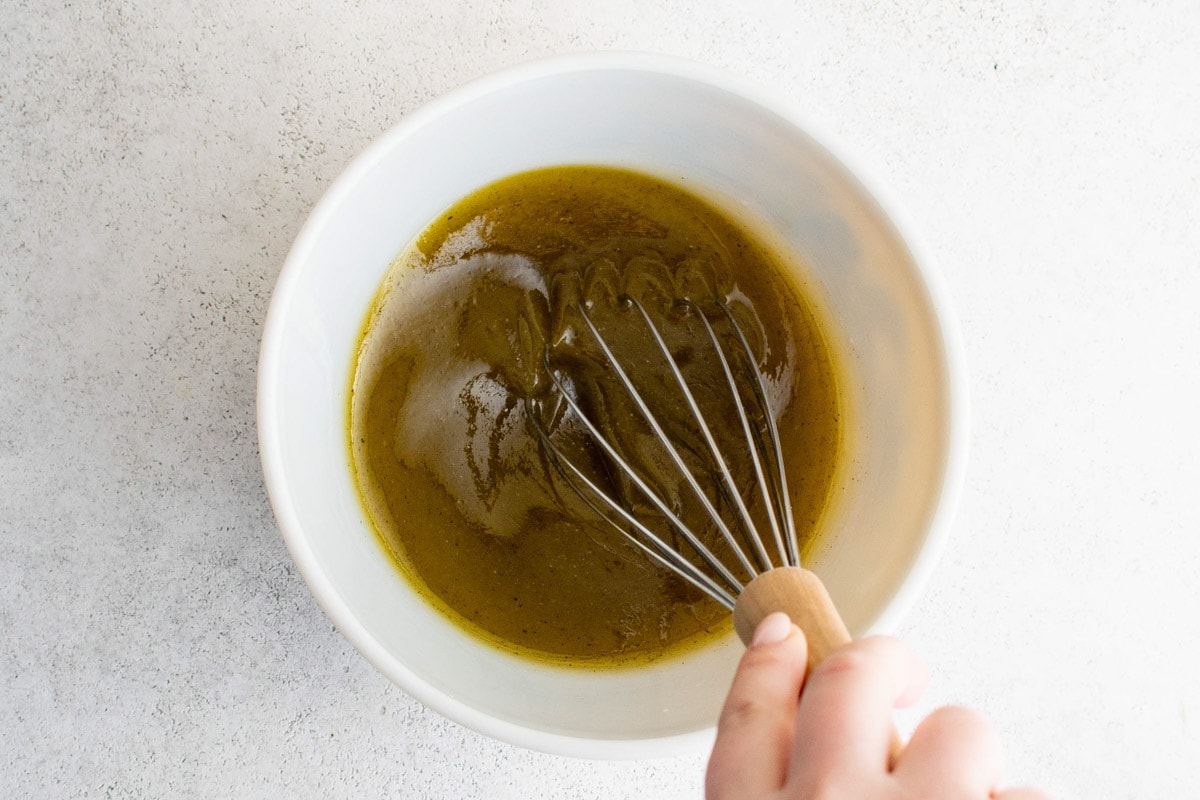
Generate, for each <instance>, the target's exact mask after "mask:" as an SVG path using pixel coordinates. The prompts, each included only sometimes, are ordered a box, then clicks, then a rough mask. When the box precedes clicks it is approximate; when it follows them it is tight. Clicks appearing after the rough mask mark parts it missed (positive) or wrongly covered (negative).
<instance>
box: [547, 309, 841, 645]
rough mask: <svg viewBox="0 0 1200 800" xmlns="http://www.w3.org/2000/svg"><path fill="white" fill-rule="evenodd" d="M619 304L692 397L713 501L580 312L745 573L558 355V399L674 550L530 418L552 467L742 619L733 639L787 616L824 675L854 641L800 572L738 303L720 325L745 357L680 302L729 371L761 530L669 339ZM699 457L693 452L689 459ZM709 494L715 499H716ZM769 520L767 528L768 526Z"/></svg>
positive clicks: (773, 434)
mask: <svg viewBox="0 0 1200 800" xmlns="http://www.w3.org/2000/svg"><path fill="white" fill-rule="evenodd" d="M618 302H619V303H620V304H621V305H622V306H624V307H625V309H626V310H627V311H636V312H637V315H638V316H639V317H640V319H641V322H642V323H643V324H644V326H645V333H646V335H647V336H648V337H649V339H650V340H651V341H652V342H653V343H654V345H655V348H651V349H652V350H654V349H657V351H658V352H659V353H661V355H662V359H663V363H664V364H665V365H666V368H667V371H668V372H669V374H670V376H671V378H673V382H674V384H675V385H676V386H677V387H678V391H679V394H680V395H681V396H682V399H683V408H684V409H685V411H686V413H688V414H690V415H691V422H692V423H694V426H695V430H697V431H698V432H699V435H700V436H699V438H700V439H701V440H702V441H703V445H704V447H705V448H706V452H705V453H704V456H705V458H706V459H707V460H708V463H709V464H711V465H712V466H713V467H714V469H713V473H714V475H715V477H716V480H715V485H716V488H715V491H714V490H712V489H710V490H708V491H706V490H705V488H704V487H703V486H702V485H701V481H700V480H699V479H698V478H697V476H696V475H695V474H694V469H693V467H691V466H689V463H688V461H687V460H686V459H685V457H684V455H683V454H682V453H681V445H680V443H679V442H678V441H676V440H675V439H674V438H673V437H672V436H671V435H669V434H668V432H667V424H666V421H665V419H664V417H663V410H662V409H654V408H651V406H650V404H649V403H648V402H647V399H646V398H645V397H644V396H643V393H642V392H641V391H639V389H638V386H637V385H636V384H635V381H634V380H633V379H632V378H631V376H630V374H629V368H628V364H627V363H626V362H627V361H628V360H629V359H626V358H623V357H621V356H618V355H617V354H616V353H615V352H614V349H613V347H612V345H611V343H610V342H609V340H608V339H607V338H606V337H605V335H604V334H603V333H602V332H601V331H600V329H599V327H598V326H597V324H596V322H595V321H594V320H593V318H592V316H591V315H590V314H589V310H588V308H587V307H586V305H585V304H583V303H580V304H578V305H577V306H576V307H575V309H574V310H575V311H576V312H577V313H578V315H579V318H580V319H581V320H582V321H583V323H584V327H585V328H586V330H587V331H588V333H589V334H590V336H591V337H592V339H593V341H594V343H595V344H596V345H597V346H598V347H599V349H600V351H601V352H602V353H603V356H604V359H605V360H606V361H607V365H608V368H609V369H610V370H611V372H612V375H613V376H614V377H615V378H616V380H617V382H618V383H619V385H620V386H622V387H623V388H624V390H625V392H626V393H627V394H628V398H629V400H631V401H632V403H633V405H634V406H635V407H636V408H637V410H638V412H639V414H640V417H641V419H642V421H643V422H644V423H645V425H646V427H647V428H648V430H649V431H650V432H652V435H653V437H654V439H655V440H656V441H657V442H658V444H659V446H661V448H662V451H663V452H664V453H665V454H666V456H667V457H668V459H667V460H668V461H669V462H670V463H671V464H673V465H674V467H675V469H677V470H678V474H679V476H680V477H681V479H682V483H683V484H684V485H685V486H686V487H687V488H688V489H689V490H690V493H691V494H692V496H693V498H694V500H695V501H698V503H699V505H700V507H702V508H703V510H704V515H703V516H704V517H705V518H707V521H708V522H709V523H711V525H712V527H713V528H715V530H716V531H717V533H718V534H719V539H718V541H719V542H720V543H722V544H723V547H724V552H725V553H727V554H729V555H730V556H731V557H732V560H733V561H734V563H735V566H734V567H733V568H731V567H730V566H729V565H726V564H725V563H724V562H723V560H722V558H721V557H720V555H719V554H718V553H717V552H714V550H716V549H718V548H715V547H713V546H711V544H707V543H706V542H705V541H704V540H703V538H702V537H701V536H700V535H699V534H698V532H697V531H696V530H694V529H693V528H694V527H695V526H694V525H693V524H689V523H688V522H686V521H685V520H684V519H682V518H681V515H680V514H679V513H678V509H677V508H673V507H672V503H670V502H668V499H667V498H665V497H664V496H663V492H662V491H661V490H660V489H656V488H655V487H654V486H653V485H652V480H651V479H649V478H648V477H647V476H646V475H645V474H644V471H643V470H639V469H638V468H637V466H636V465H635V464H633V463H631V460H630V459H629V458H627V457H626V456H625V455H623V453H622V452H621V450H620V448H619V447H618V446H617V445H616V444H615V443H614V441H612V437H611V435H606V432H605V431H604V430H602V426H601V424H600V423H599V422H598V421H597V420H596V419H594V418H593V414H592V413H589V412H588V411H587V410H585V408H584V406H583V402H582V401H581V399H580V398H578V397H577V394H578V392H577V389H576V387H574V386H573V385H571V384H570V381H569V379H568V378H567V377H566V376H565V375H564V374H563V371H562V370H561V369H557V368H555V367H554V366H553V365H552V363H551V353H550V348H549V347H547V348H546V350H545V352H544V356H543V366H544V367H545V369H546V372H547V373H548V374H549V376H550V379H551V380H552V381H553V385H554V387H555V388H556V390H557V393H558V396H559V397H560V398H561V399H562V401H564V402H565V403H566V405H567V406H568V407H569V408H570V411H571V413H573V414H574V415H575V417H576V418H577V419H578V422H579V423H580V424H581V425H582V426H583V428H584V429H585V430H586V431H587V434H588V435H589V437H590V439H591V441H592V442H593V443H594V445H595V446H596V447H597V448H598V449H599V450H600V451H601V452H602V453H603V454H604V456H605V458H606V459H607V461H608V462H609V463H611V465H612V466H613V467H614V468H615V471H616V474H617V477H618V478H619V479H620V480H623V481H628V482H629V483H630V484H632V486H634V487H636V490H637V492H638V494H639V495H640V497H641V498H643V499H644V500H645V501H646V502H648V503H649V504H650V506H651V507H652V509H654V511H655V512H657V514H658V515H659V516H660V518H661V520H663V521H665V522H666V523H667V525H668V526H669V529H670V530H671V531H673V532H674V534H675V537H673V538H674V539H675V541H668V540H667V538H665V537H664V536H663V535H661V533H660V532H657V531H656V530H654V529H653V528H652V527H651V525H649V524H647V521H646V519H645V516H646V515H645V514H637V513H635V511H634V510H633V509H632V508H631V503H630V502H629V500H628V499H622V498H620V497H617V496H615V495H616V493H615V492H613V491H612V490H611V489H608V490H606V489H605V488H604V487H602V486H601V485H600V481H599V480H598V479H597V477H596V476H595V475H594V474H590V473H594V470H589V469H588V468H586V467H585V466H581V465H580V464H579V463H577V460H576V459H575V458H573V457H572V456H571V455H569V454H568V452H566V449H565V448H563V447H560V446H559V445H558V444H556V442H555V439H554V437H553V436H552V435H551V434H550V432H549V431H548V430H547V428H546V426H545V425H543V424H542V423H541V422H539V421H538V419H539V418H538V415H536V414H533V415H531V418H532V419H533V420H534V425H535V427H536V429H537V432H538V435H539V438H540V439H541V441H542V444H543V446H544V448H545V450H546V452H547V453H548V455H549V456H550V461H551V463H552V464H553V465H554V466H555V467H556V469H557V470H558V472H559V474H560V475H561V476H562V477H563V478H565V479H566V482H567V483H568V484H569V485H570V486H571V488H572V489H574V491H575V492H576V493H577V494H578V495H579V497H580V498H582V499H583V500H584V501H585V502H586V503H587V505H588V506H590V507H591V508H592V510H593V511H595V512H596V513H597V515H599V516H600V517H601V518H602V519H603V520H605V521H606V522H607V523H608V524H609V525H611V526H612V527H614V528H616V529H617V530H618V531H620V532H621V533H622V534H624V536H625V537H626V538H627V539H628V540H629V541H630V542H632V543H633V544H634V545H635V546H636V547H637V548H638V549H640V550H642V551H643V552H644V553H646V554H647V555H648V556H649V557H650V558H651V559H653V560H654V561H656V562H657V563H659V564H661V565H663V566H665V567H666V568H668V569H669V570H671V571H672V572H674V573H675V574H676V575H677V576H679V577H680V578H682V579H683V580H685V581H687V582H688V583H690V584H691V585H692V586H695V587H696V588H697V589H699V590H700V591H702V592H704V593H705V594H706V595H708V596H709V597H711V598H712V599H713V600H715V601H716V602H717V603H720V604H721V605H723V606H725V607H726V608H728V609H729V610H730V611H732V612H733V620H734V628H735V630H736V631H737V633H738V636H739V637H741V639H742V641H743V642H744V643H746V644H749V642H750V637H751V636H752V635H753V633H754V630H755V628H756V627H757V625H758V623H759V622H760V621H761V620H762V619H763V618H764V617H766V616H767V615H768V614H770V613H772V612H774V611H785V612H787V614H788V616H790V617H791V619H792V621H793V622H795V623H796V624H797V625H798V626H799V627H800V628H801V630H803V631H804V633H805V635H806V637H807V638H808V647H809V662H810V665H813V664H816V663H817V662H819V661H820V660H821V659H823V658H824V657H825V655H827V654H828V653H829V652H830V651H831V650H833V649H835V648H837V647H838V646H840V645H842V644H844V643H846V642H848V641H850V634H849V632H848V631H847V629H846V626H845V624H844V623H843V622H842V619H841V617H840V616H839V614H838V612H837V609H836V608H835V607H834V604H833V601H832V600H831V599H830V597H829V594H828V592H827V591H826V590H825V587H824V585H823V584H822V583H821V580H820V579H819V578H818V577H817V576H816V574H815V573H813V572H811V571H809V570H807V569H805V568H804V567H803V566H802V565H801V563H800V554H799V548H798V545H797V537H796V530H795V525H794V522H793V519H792V509H791V504H790V500H789V497H788V491H787V476H786V474H785V467H784V459H783V449H782V447H783V446H782V443H781V441H780V437H779V430H778V427H777V425H776V422H775V417H774V415H773V414H772V413H771V409H770V407H769V405H768V399H767V398H768V392H767V388H766V386H765V384H764V381H763V376H762V374H761V372H760V370H759V369H758V366H757V363H756V359H755V356H754V352H753V349H752V347H751V345H750V343H749V341H748V339H747V336H746V333H745V331H744V330H743V328H742V326H741V325H740V324H739V323H738V320H737V318H736V317H735V316H734V314H733V313H732V312H731V310H730V308H729V306H728V304H726V303H725V302H723V301H717V302H715V308H716V316H717V317H718V323H723V324H724V326H725V329H726V330H727V331H729V332H731V333H732V336H726V338H727V339H731V340H732V341H733V343H734V348H735V349H733V350H732V352H727V350H730V349H731V348H730V347H729V345H723V344H722V342H721V337H719V336H718V334H717V332H716V330H715V328H714V323H713V322H711V321H710V320H709V319H708V317H707V316H706V314H705V313H704V312H703V310H702V309H701V308H700V307H699V305H698V304H697V303H696V302H695V301H692V300H688V299H679V300H676V301H674V302H675V305H676V307H677V308H679V309H682V310H683V311H685V312H686V313H688V315H689V316H690V317H693V318H694V319H695V320H698V321H699V323H700V324H701V325H702V326H703V329H704V334H705V335H704V336H703V337H702V339H706V340H707V346H709V347H711V350H712V353H713V354H714V355H715V357H716V358H715V360H716V363H718V364H719V365H720V372H721V373H722V374H721V376H720V378H721V379H722V380H724V382H725V385H726V387H727V388H728V391H729V397H730V398H731V400H732V407H733V408H734V409H736V414H735V416H736V420H734V422H733V425H734V427H735V428H738V429H740V436H741V442H742V443H743V445H744V448H745V449H744V452H743V453H742V454H740V455H741V462H742V463H745V462H746V461H748V462H749V464H750V465H751V467H752V470H751V471H752V473H753V480H754V489H753V492H752V494H755V495H757V498H752V499H751V502H756V503H757V504H758V507H759V509H760V514H759V516H760V519H759V520H758V521H756V520H755V519H754V516H755V515H754V514H753V513H751V510H750V507H749V505H748V503H747V499H746V498H744V497H743V496H742V492H741V491H739V489H738V486H737V481H736V480H735V477H734V475H733V472H732V466H731V464H732V459H731V458H730V456H729V454H728V453H726V452H723V451H722V448H721V446H720V445H719V444H718V442H717V437H716V436H715V435H714V433H713V428H712V425H711V423H710V421H709V420H708V419H706V417H705V414H704V412H703V411H702V410H701V408H700V404H699V403H698V402H697V400H696V397H695V394H694V392H693V390H692V388H691V387H690V386H689V384H688V381H687V379H686V378H685V376H684V373H683V370H682V369H681V368H680V365H679V363H678V362H677V359H676V357H675V356H674V355H673V354H672V352H671V348H670V347H669V346H668V344H667V341H666V339H665V338H664V336H663V332H662V331H661V330H660V329H659V326H658V325H656V324H655V322H654V320H653V319H652V317H651V314H650V313H649V312H648V311H647V309H646V307H645V306H644V305H643V303H642V302H640V301H639V300H637V299H635V298H633V297H630V296H623V297H621V298H619V300H618ZM738 369H740V370H741V371H742V380H740V381H739V380H738V378H737V377H736V375H735V371H736V370H738ZM722 422H725V420H722ZM726 449H728V448H726ZM689 455H693V453H692V452H689ZM747 455H748V459H747V458H746V456H747ZM694 461H695V457H694V455H693V462H694ZM710 494H713V495H714V497H710V496H709V495H710ZM675 505H677V504H675ZM718 505H722V506H726V507H727V512H726V513H725V514H722V513H721V511H720V510H719V509H718ZM727 517H729V519H727ZM762 517H765V525H764V521H763V519H761V518H762ZM763 527H766V528H767V529H768V531H769V532H768V533H766V534H765V535H764V533H763V532H762V530H761V529H762V528H763ZM681 545H682V546H681ZM685 548H686V549H685ZM747 578H748V580H747Z"/></svg>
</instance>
